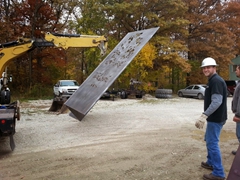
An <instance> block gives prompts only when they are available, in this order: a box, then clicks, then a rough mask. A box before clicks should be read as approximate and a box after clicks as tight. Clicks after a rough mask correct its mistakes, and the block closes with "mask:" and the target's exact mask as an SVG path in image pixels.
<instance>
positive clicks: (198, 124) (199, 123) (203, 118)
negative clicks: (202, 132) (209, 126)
mask: <svg viewBox="0 0 240 180" xmlns="http://www.w3.org/2000/svg"><path fill="white" fill-rule="evenodd" d="M206 119H207V116H206V115H205V114H202V115H201V116H200V117H199V118H198V120H197V121H196V123H195V126H196V127H197V128H198V129H202V128H203V126H204V123H205V121H206Z"/></svg>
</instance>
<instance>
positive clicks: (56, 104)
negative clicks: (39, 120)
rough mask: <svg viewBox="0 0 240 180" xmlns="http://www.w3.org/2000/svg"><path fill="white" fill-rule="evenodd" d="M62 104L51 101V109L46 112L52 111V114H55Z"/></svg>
mask: <svg viewBox="0 0 240 180" xmlns="http://www.w3.org/2000/svg"><path fill="white" fill-rule="evenodd" d="M63 104H64V101H54V100H53V101H52V105H51V107H50V108H49V110H48V111H52V112H57V111H60V110H61V108H62V106H63Z"/></svg>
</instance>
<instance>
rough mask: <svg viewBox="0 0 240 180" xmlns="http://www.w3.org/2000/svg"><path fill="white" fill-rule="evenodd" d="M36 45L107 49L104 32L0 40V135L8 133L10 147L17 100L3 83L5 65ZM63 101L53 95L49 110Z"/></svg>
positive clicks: (102, 52)
mask: <svg viewBox="0 0 240 180" xmlns="http://www.w3.org/2000/svg"><path fill="white" fill-rule="evenodd" d="M36 47H56V48H63V49H65V50H66V49H68V48H70V47H79V48H91V47H98V48H99V49H100V50H101V55H104V54H105V53H106V50H107V38H106V37H105V36H95V35H72V34H58V33H49V32H47V33H44V38H39V39H36V38H35V39H31V38H19V39H18V40H17V41H13V42H8V43H3V44H0V75H1V74H2V77H1V78H0V136H9V137H10V146H11V149H12V150H13V149H14V148H15V143H14V140H13V135H14V134H15V124H16V120H20V107H19V101H16V102H12V103H10V102H11V95H10V89H9V88H8V86H7V84H8V82H11V79H12V78H11V76H10V77H8V76H7V66H8V64H9V62H10V61H11V60H13V59H15V58H18V57H20V56H21V55H23V54H25V53H28V52H29V51H32V50H33V49H35V48H36ZM65 101H66V100H65V99H59V98H58V99H56V98H54V99H53V103H52V106H51V108H52V111H57V109H56V107H59V104H60V105H61V104H63V103H64V102H65ZM51 108H50V109H51ZM59 108H61V107H59Z"/></svg>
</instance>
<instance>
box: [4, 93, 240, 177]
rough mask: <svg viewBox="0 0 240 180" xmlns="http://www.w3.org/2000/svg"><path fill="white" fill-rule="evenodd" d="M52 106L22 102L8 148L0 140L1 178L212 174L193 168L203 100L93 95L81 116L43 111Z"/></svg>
mask: <svg viewBox="0 0 240 180" xmlns="http://www.w3.org/2000/svg"><path fill="white" fill-rule="evenodd" d="M231 100H232V98H231V97H229V98H228V111H229V113H228V117H229V120H228V121H227V123H226V125H225V126H224V129H223V131H222V134H221V142H220V147H221V151H222V156H223V164H224V167H225V172H226V176H227V175H228V172H229V170H230V168H231V164H232V161H233V159H234V156H233V155H231V151H232V150H235V149H237V146H238V142H237V139H236V137H235V123H234V122H233V121H232V117H233V115H232V113H231V110H230V107H231V106H230V104H231ZM51 103H52V100H35V101H28V102H22V103H21V120H20V121H18V122H17V127H16V131H17V132H16V134H15V135H14V139H15V143H16V148H15V150H14V151H13V152H12V151H11V150H10V147H9V140H8V138H5V139H1V140H0V142H1V144H0V160H1V164H0V179H1V180H18V179H27V180H32V179H39V180H40V179H44V180H45V179H51V180H52V179H54V180H55V179H56V180H60V179H71V180H72V179H73V180H74V179H76V180H79V179H87V180H96V179H97V180H102V179H107V180H108V179H112V180H115V179H119V180H122V179H126V180H132V179H133V180H137V179H141V180H143V179H144V180H149V179H152V180H153V179H160V180H167V179H169V180H189V179H194V180H198V179H202V175H203V174H204V173H210V172H211V171H209V170H205V169H202V168H201V167H200V163H201V161H205V160H206V158H205V157H206V147H205V143H204V141H203V135H204V132H205V129H204V130H199V129H197V128H195V126H194V123H195V120H196V119H197V118H198V117H199V116H200V114H201V113H202V109H203V100H198V99H192V98H179V97H173V98H171V99H156V98H154V97H151V96H145V97H144V98H143V99H116V100H115V101H111V100H99V101H98V102H97V103H96V104H95V105H94V107H93V108H92V109H91V110H90V112H89V113H88V114H87V115H86V116H85V117H84V119H83V120H82V121H78V120H76V119H73V118H71V117H70V116H69V115H68V113H66V114H60V115H56V113H53V112H49V111H48V109H49V108H50V106H51Z"/></svg>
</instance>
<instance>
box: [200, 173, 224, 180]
mask: <svg viewBox="0 0 240 180" xmlns="http://www.w3.org/2000/svg"><path fill="white" fill-rule="evenodd" d="M203 179H204V180H224V179H225V178H224V177H217V176H214V175H213V174H212V173H211V174H204V175H203Z"/></svg>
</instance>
